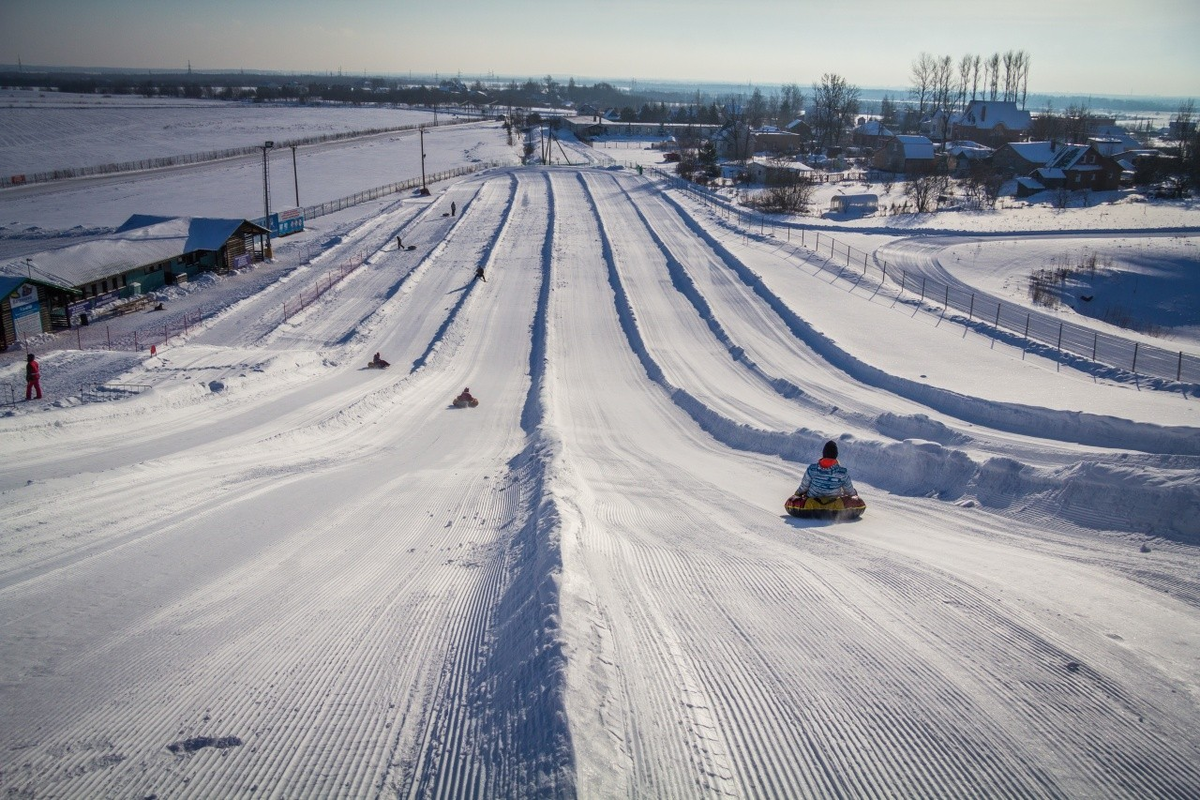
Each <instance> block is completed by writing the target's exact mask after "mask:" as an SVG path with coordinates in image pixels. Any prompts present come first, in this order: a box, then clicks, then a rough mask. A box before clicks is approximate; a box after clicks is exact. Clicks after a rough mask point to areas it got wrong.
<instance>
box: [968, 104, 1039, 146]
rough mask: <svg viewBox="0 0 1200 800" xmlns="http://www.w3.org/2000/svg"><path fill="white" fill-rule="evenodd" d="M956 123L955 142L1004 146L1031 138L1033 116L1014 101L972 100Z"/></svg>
mask: <svg viewBox="0 0 1200 800" xmlns="http://www.w3.org/2000/svg"><path fill="white" fill-rule="evenodd" d="M953 123H954V124H953V126H952V128H953V130H952V135H953V137H954V138H955V139H971V140H973V141H976V142H982V143H983V144H986V145H988V146H989V147H1000V146H1001V145H1004V144H1006V143H1008V142H1016V141H1020V140H1022V139H1024V138H1025V137H1026V136H1028V135H1029V129H1030V128H1031V127H1032V124H1033V117H1032V115H1031V114H1030V113H1029V112H1028V111H1026V110H1025V109H1023V108H1017V104H1016V103H1014V102H1012V101H1001V100H972V101H971V103H970V104H969V105H968V106H967V109H966V111H964V112H963V113H962V116H961V117H959V118H958V119H957V120H954V121H953Z"/></svg>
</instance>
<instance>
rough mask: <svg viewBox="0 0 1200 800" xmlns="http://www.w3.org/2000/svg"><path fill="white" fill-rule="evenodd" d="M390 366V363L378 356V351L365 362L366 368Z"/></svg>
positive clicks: (385, 367)
mask: <svg viewBox="0 0 1200 800" xmlns="http://www.w3.org/2000/svg"><path fill="white" fill-rule="evenodd" d="M390 366H391V363H390V362H387V361H384V360H383V359H382V358H380V356H379V353H376V354H375V357H374V358H372V359H371V360H370V361H369V362H368V363H367V369H387V368H388V367H390Z"/></svg>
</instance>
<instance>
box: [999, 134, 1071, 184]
mask: <svg viewBox="0 0 1200 800" xmlns="http://www.w3.org/2000/svg"><path fill="white" fill-rule="evenodd" d="M1059 147H1061V145H1060V144H1058V143H1057V142H1009V143H1008V144H1005V145H1002V146H1001V147H998V148H997V149H996V152H995V153H993V154H992V166H993V167H995V168H996V170H997V171H998V172H1000V173H1001V174H1003V175H1008V176H1010V177H1013V176H1017V175H1028V174H1029V173H1031V172H1033V171H1034V170H1035V169H1037V168H1038V167H1044V166H1046V165H1047V164H1049V163H1050V161H1051V159H1053V158H1054V154H1055V152H1056V151H1057V150H1058V148H1059Z"/></svg>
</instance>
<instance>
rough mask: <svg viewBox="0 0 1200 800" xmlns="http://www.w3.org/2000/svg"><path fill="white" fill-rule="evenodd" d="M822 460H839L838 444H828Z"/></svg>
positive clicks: (823, 451)
mask: <svg viewBox="0 0 1200 800" xmlns="http://www.w3.org/2000/svg"><path fill="white" fill-rule="evenodd" d="M821 458H837V442H826V443H825V449H824V450H822V451H821Z"/></svg>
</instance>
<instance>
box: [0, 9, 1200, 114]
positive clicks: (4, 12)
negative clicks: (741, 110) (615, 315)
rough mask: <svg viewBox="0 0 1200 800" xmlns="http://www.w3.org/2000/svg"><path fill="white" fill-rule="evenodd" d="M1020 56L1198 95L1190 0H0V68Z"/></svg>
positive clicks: (1061, 76)
mask: <svg viewBox="0 0 1200 800" xmlns="http://www.w3.org/2000/svg"><path fill="white" fill-rule="evenodd" d="M1006 50H1025V51H1026V52H1028V53H1029V54H1030V57H1031V68H1030V74H1029V86H1028V88H1029V92H1030V93H1049V94H1067V93H1083V94H1093V95H1101V96H1103V95H1107V96H1118V95H1127V94H1136V95H1163V96H1182V97H1193V98H1200V2H1197V0H1138V1H1137V2H1127V1H1126V0H1120V1H1118V0H1088V1H1087V2H1080V1H1078V0H1065V1H1064V0H1055V1H1048V0H996V1H995V2H988V3H982V2H977V0H961V2H945V1H944V0H826V2H822V3H815V2H808V0H742V1H741V2H739V1H738V0H566V1H565V2H563V1H559V0H556V1H555V2H548V0H426V1H425V2H420V3H417V2H413V1H412V0H343V2H331V0H293V1H292V2H286V3H285V2H265V1H264V0H238V1H237V2H234V1H233V0H190V1H189V2H184V1H183V0H155V2H146V1H145V0H0V63H12V64H15V63H17V61H18V59H20V61H21V62H22V63H24V64H26V65H54V66H68V65H70V66H89V67H130V68H140V69H163V68H175V67H180V68H182V67H186V66H187V64H188V62H189V61H190V62H191V65H192V68H193V69H196V70H206V69H237V68H245V69H268V70H283V71H296V72H330V71H332V72H337V71H339V70H340V71H342V72H345V73H351V74H354V73H368V74H380V73H393V74H404V73H408V72H412V73H419V74H429V73H434V72H437V73H439V74H440V75H442V76H452V75H455V74H457V73H459V72H461V73H463V75H465V76H470V77H474V76H477V75H486V74H488V73H495V74H497V75H502V76H515V77H522V78H523V77H532V78H540V77H542V76H545V75H548V74H549V75H553V76H554V77H555V78H558V79H562V80H565V78H566V77H567V76H571V75H574V76H579V77H582V78H585V79H588V80H589V81H590V80H592V79H601V78H603V79H613V80H615V81H620V82H622V83H624V82H626V81H628V80H629V79H641V80H648V79H652V78H671V79H678V80H697V81H701V80H703V81H723V82H731V83H758V84H778V83H785V82H794V83H798V84H800V85H801V86H803V87H807V86H808V85H809V84H811V83H812V82H813V81H814V80H817V79H819V78H820V76H821V74H822V73H825V72H833V73H837V74H838V75H841V76H842V77H844V78H845V79H846V80H848V81H849V82H851V83H853V84H856V85H858V86H860V87H863V88H872V87H905V86H907V85H908V84H909V83H910V80H909V74H910V68H911V64H912V61H913V59H914V58H915V57H916V56H917V55H919V54H920V53H921V52H922V51H926V52H929V53H931V54H934V55H939V56H940V55H950V56H953V57H954V59H955V61H956V62H957V60H958V58H959V57H960V56H962V55H964V54H967V53H971V54H979V55H982V56H988V55H990V54H992V53H994V52H1001V53H1003V52H1004V51H1006Z"/></svg>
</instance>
